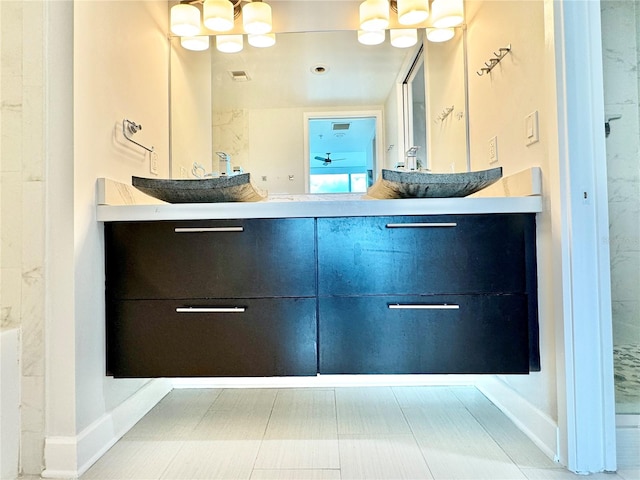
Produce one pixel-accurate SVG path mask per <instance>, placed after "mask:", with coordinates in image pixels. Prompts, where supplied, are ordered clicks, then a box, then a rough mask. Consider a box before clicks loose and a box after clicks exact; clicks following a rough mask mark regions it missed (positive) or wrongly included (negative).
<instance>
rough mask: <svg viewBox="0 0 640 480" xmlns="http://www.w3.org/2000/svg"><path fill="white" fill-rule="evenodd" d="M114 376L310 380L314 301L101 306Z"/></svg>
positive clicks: (313, 371) (314, 368)
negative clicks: (292, 377) (291, 377)
mask: <svg viewBox="0 0 640 480" xmlns="http://www.w3.org/2000/svg"><path fill="white" fill-rule="evenodd" d="M107 315H108V318H110V319H111V320H110V322H109V328H108V329H107V345H108V346H107V370H108V372H109V373H110V374H111V375H114V376H116V377H158V376H163V377H180V376H193V377H196V376H238V377H240V376H287V375H315V374H316V372H317V364H316V356H317V352H316V301H315V298H269V299H229V300H216V301H202V302H194V301H187V302H185V301H176V300H124V301H112V302H110V303H109V304H108V305H107Z"/></svg>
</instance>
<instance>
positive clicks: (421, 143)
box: [403, 49, 429, 170]
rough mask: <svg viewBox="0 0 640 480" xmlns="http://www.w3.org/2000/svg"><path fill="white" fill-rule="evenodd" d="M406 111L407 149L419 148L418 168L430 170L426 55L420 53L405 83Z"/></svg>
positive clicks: (417, 156)
mask: <svg viewBox="0 0 640 480" xmlns="http://www.w3.org/2000/svg"><path fill="white" fill-rule="evenodd" d="M403 102H404V111H405V125H406V127H407V128H405V129H404V132H405V136H406V138H405V145H407V146H408V148H407V149H409V148H412V147H418V149H417V154H416V168H417V169H418V170H420V169H428V168H429V165H428V158H427V134H428V132H427V103H426V83H425V70H424V54H423V51H422V49H420V51H419V52H418V54H417V56H416V58H415V61H414V63H413V65H412V67H411V69H410V70H409V74H408V75H407V77H406V79H405V81H404V83H403Z"/></svg>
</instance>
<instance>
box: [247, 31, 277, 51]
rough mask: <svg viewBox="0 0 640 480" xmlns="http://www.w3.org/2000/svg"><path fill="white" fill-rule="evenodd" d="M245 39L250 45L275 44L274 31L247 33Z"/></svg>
mask: <svg viewBox="0 0 640 480" xmlns="http://www.w3.org/2000/svg"><path fill="white" fill-rule="evenodd" d="M247 41H248V42H249V45H251V46H252V47H258V48H267V47H272V46H273V45H275V44H276V34H275V33H261V34H259V35H252V34H249V35H247Z"/></svg>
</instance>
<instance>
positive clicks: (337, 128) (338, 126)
mask: <svg viewBox="0 0 640 480" xmlns="http://www.w3.org/2000/svg"><path fill="white" fill-rule="evenodd" d="M349 127H351V124H350V123H332V124H331V130H333V131H334V132H345V131H347V130H349Z"/></svg>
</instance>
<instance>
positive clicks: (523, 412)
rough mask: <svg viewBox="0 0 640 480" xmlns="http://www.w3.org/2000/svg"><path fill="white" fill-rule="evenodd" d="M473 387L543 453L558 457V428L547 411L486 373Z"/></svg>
mask: <svg viewBox="0 0 640 480" xmlns="http://www.w3.org/2000/svg"><path fill="white" fill-rule="evenodd" d="M476 387H477V388H478V390H480V391H481V392H482V393H483V394H484V395H485V396H486V397H487V398H488V399H489V400H490V401H491V402H492V403H493V404H494V405H495V406H496V407H498V408H499V409H500V410H501V411H502V413H504V414H505V415H506V416H507V417H508V418H509V419H510V420H511V421H512V422H513V423H515V425H516V426H517V427H518V428H519V429H520V430H521V431H522V432H523V433H524V434H525V435H526V436H527V437H529V438H530V439H531V441H532V442H533V443H535V444H536V446H537V447H538V448H539V449H540V450H542V452H543V453H544V454H545V455H547V456H548V457H549V458H550V459H552V460H553V461H558V458H559V447H560V445H559V435H560V430H559V428H558V424H557V423H556V422H555V421H554V420H553V419H552V418H551V417H549V415H547V414H546V413H544V412H542V411H541V410H540V409H538V408H537V407H535V406H534V405H532V404H531V403H529V402H528V401H527V400H526V399H525V398H523V397H522V396H520V395H519V394H518V393H517V392H516V391H515V390H513V389H512V388H511V387H509V386H508V385H507V384H506V383H504V382H503V381H502V380H500V379H499V378H498V377H487V378H485V379H484V380H482V381H481V382H478V383H477V384H476Z"/></svg>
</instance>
